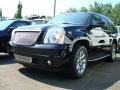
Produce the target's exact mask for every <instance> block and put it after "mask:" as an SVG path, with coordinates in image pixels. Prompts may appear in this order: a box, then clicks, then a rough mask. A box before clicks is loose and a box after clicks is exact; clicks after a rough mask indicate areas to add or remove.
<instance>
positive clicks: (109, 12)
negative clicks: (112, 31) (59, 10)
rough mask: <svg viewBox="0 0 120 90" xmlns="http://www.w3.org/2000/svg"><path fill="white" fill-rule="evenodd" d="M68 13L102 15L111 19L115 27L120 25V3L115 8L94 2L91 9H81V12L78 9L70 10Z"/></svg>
mask: <svg viewBox="0 0 120 90" xmlns="http://www.w3.org/2000/svg"><path fill="white" fill-rule="evenodd" d="M67 12H96V13H101V14H103V15H105V16H107V17H108V18H110V19H111V20H112V21H113V22H114V24H115V25H120V3H118V4H116V5H115V6H114V7H113V6H112V4H110V3H107V4H102V3H98V2H94V4H93V5H90V6H89V8H86V7H81V8H80V9H79V10H77V9H76V8H70V9H69V10H68V11H67Z"/></svg>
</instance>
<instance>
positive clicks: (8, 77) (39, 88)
mask: <svg viewBox="0 0 120 90" xmlns="http://www.w3.org/2000/svg"><path fill="white" fill-rule="evenodd" d="M69 89H70V90H120V55H118V57H117V60H116V61H115V62H108V61H107V59H104V60H100V61H96V62H89V63H88V68H87V71H86V73H85V74H84V76H83V77H82V78H81V79H76V80H74V79H71V78H70V77H69V75H68V74H66V73H63V72H48V71H40V70H36V69H31V68H25V67H23V66H22V65H20V64H18V63H16V62H14V61H13V60H12V59H11V58H10V57H9V56H8V55H7V54H0V90H69Z"/></svg>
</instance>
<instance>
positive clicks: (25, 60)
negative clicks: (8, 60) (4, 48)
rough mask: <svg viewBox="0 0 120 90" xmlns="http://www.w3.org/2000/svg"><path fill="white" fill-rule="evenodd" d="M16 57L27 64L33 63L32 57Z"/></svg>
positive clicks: (16, 55)
mask: <svg viewBox="0 0 120 90" xmlns="http://www.w3.org/2000/svg"><path fill="white" fill-rule="evenodd" d="M14 56H15V58H16V59H17V60H19V61H22V62H26V63H32V57H27V56H22V55H18V54H14Z"/></svg>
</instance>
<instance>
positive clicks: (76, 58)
mask: <svg viewBox="0 0 120 90" xmlns="http://www.w3.org/2000/svg"><path fill="white" fill-rule="evenodd" d="M87 57H88V53H87V49H86V47H85V46H83V45H80V46H77V47H75V48H74V50H73V52H72V60H71V61H70V72H71V75H72V77H73V78H80V77H82V75H83V74H84V73H85V70H86V67H87Z"/></svg>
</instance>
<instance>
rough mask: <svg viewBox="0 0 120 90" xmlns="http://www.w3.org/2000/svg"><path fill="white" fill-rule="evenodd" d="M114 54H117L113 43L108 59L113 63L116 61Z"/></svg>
mask: <svg viewBox="0 0 120 90" xmlns="http://www.w3.org/2000/svg"><path fill="white" fill-rule="evenodd" d="M116 53H117V49H116V44H114V43H113V45H112V48H111V55H110V56H109V58H108V59H109V61H110V62H113V61H115V60H116Z"/></svg>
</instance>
